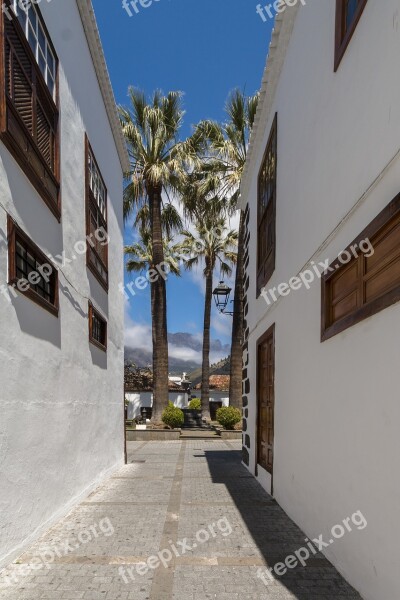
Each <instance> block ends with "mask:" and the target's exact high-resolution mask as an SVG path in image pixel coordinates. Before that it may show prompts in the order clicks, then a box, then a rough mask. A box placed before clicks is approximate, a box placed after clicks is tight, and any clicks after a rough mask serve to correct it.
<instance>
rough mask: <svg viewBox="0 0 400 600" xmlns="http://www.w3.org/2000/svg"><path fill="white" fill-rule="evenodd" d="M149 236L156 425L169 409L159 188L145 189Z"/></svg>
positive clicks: (165, 305)
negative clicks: (154, 276)
mask: <svg viewBox="0 0 400 600" xmlns="http://www.w3.org/2000/svg"><path fill="white" fill-rule="evenodd" d="M148 196H149V206H150V224H151V235H152V251H153V265H152V268H155V269H158V270H159V276H158V278H157V280H156V281H154V283H152V284H151V313H152V314H151V317H152V334H153V415H152V419H153V421H154V422H155V423H160V422H161V415H162V412H163V410H164V408H166V406H168V383H169V381H168V333H167V293H166V281H165V276H163V271H162V269H163V268H164V248H163V240H162V225H161V187H158V188H150V187H149V189H148Z"/></svg>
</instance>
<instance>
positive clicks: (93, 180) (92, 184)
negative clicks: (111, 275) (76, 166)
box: [85, 137, 108, 290]
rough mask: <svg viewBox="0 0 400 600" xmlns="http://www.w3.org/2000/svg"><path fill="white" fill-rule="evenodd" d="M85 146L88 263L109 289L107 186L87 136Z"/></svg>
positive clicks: (99, 279) (98, 278) (102, 283)
mask: <svg viewBox="0 0 400 600" xmlns="http://www.w3.org/2000/svg"><path fill="white" fill-rule="evenodd" d="M85 147H86V158H85V162H86V234H87V236H89V237H88V239H89V243H88V251H87V265H88V267H89V269H90V270H91V271H92V273H93V274H94V276H95V277H96V278H97V280H98V281H99V282H100V284H101V285H102V286H103V287H104V288H105V289H106V290H108V243H107V239H108V237H107V188H106V186H105V183H104V179H103V177H102V175H101V172H100V169H99V166H98V164H97V162H96V159H95V157H94V154H93V151H92V148H91V146H90V144H89V141H88V139H87V137H86V141H85Z"/></svg>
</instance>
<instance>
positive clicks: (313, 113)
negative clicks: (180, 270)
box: [242, 0, 400, 600]
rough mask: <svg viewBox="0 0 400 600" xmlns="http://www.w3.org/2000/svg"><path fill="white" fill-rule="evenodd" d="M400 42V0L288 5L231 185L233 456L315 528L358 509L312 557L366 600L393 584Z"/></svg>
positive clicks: (386, 596)
mask: <svg viewBox="0 0 400 600" xmlns="http://www.w3.org/2000/svg"><path fill="white" fill-rule="evenodd" d="M346 7H347V9H346ZM335 10H336V14H335ZM346 10H348V13H347V14H346V13H345V11H346ZM399 54H400V6H399V2H398V0H384V1H383V2H377V1H376V0H359V1H358V2H346V1H345V0H337V1H336V2H334V1H330V2H329V1H328V0H307V3H306V5H305V6H303V5H301V4H299V3H298V4H297V6H294V7H290V8H289V7H286V10H284V12H282V13H281V14H279V15H278V17H277V20H276V26H275V31H274V33H273V38H272V43H271V47H270V52H269V57H268V60H267V66H266V70H265V74H264V78H263V84H262V91H261V99H260V106H259V110H258V114H257V122H256V126H255V130H254V131H253V136H252V139H251V145H250V150H249V160H248V164H247V168H246V172H245V175H244V179H243V185H242V208H243V210H245V212H246V218H247V238H246V246H247V250H246V257H245V260H246V286H245V287H246V303H245V314H246V317H245V319H246V325H245V329H246V342H245V347H244V374H243V377H244V383H243V387H244V417H245V423H244V429H245V430H246V431H245V434H244V440H243V441H244V443H243V460H244V462H245V464H246V465H247V466H248V468H249V470H250V471H251V472H252V473H253V474H255V476H256V477H257V478H258V480H259V481H260V483H261V484H262V486H263V487H264V488H265V489H266V490H267V491H268V492H270V493H272V494H273V496H274V497H275V498H276V500H277V502H278V503H279V504H280V505H281V506H282V507H283V508H284V510H285V511H286V512H287V513H288V514H289V516H290V517H292V518H293V520H294V521H295V522H296V523H297V524H298V525H299V526H300V527H301V528H302V529H303V530H304V531H305V532H306V533H307V535H308V536H309V537H310V538H316V537H318V536H319V535H320V534H324V536H325V539H326V536H329V537H328V538H327V539H328V540H329V539H330V537H332V536H331V535H330V532H331V529H332V527H334V526H335V525H336V524H338V523H342V522H343V520H344V519H346V518H348V517H350V516H351V515H352V514H354V513H355V512H356V511H362V514H363V515H364V517H365V518H366V520H367V522H368V526H367V527H366V528H365V529H364V530H363V531H358V530H355V531H353V532H351V533H350V532H349V531H347V533H346V534H345V535H344V536H343V538H342V539H340V540H339V539H338V540H335V541H334V544H328V547H326V548H325V549H324V553H325V554H326V556H327V557H328V558H329V559H330V560H331V561H332V562H333V563H334V564H335V566H336V567H337V568H338V569H339V571H340V572H341V573H342V574H343V575H344V577H345V578H346V579H347V580H348V581H349V582H350V583H351V584H352V585H353V586H354V587H355V588H356V589H357V590H358V591H359V592H360V593H361V595H362V596H363V598H365V599H367V600H378V599H379V600H394V599H395V598H399V597H400V582H399V578H398V565H399V563H400V547H399V542H398V540H399V537H400V525H399V518H398V509H399V506H400V480H399V478H398V477H397V469H398V464H399V456H400V435H399V423H400V402H399V389H398V388H399V386H398V382H397V376H396V373H397V369H398V367H399V359H400V341H399V340H400V304H399V302H398V301H399V300H400V196H399V193H400V142H399V141H400V136H399V131H400V70H399V68H398V61H397V57H398V56H399ZM371 244H372V246H371ZM371 247H373V250H371ZM343 249H347V250H348V251H347V252H344V253H343V254H341V256H340V259H338V258H337V257H338V256H339V254H340V253H341V252H342V251H343ZM356 257H357V258H356ZM332 263H333V264H334V265H335V267H336V266H337V268H333V270H330V271H329V272H328V273H327V276H326V277H325V276H324V277H322V278H321V279H320V278H319V276H317V274H316V273H317V272H319V273H320V272H322V271H325V269H326V267H327V265H331V264H332ZM274 297H275V298H276V301H275V300H274ZM353 529H354V528H353Z"/></svg>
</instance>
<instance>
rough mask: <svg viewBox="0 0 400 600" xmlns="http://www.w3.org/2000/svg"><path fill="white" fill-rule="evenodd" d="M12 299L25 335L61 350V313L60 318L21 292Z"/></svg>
mask: <svg viewBox="0 0 400 600" xmlns="http://www.w3.org/2000/svg"><path fill="white" fill-rule="evenodd" d="M17 294H18V295H17V296H16V297H15V298H14V297H12V298H11V303H12V305H13V307H14V309H15V314H16V317H17V319H18V323H19V326H20V329H21V331H22V332H23V333H26V334H27V335H30V336H32V337H35V338H37V339H40V340H44V341H45V342H49V343H50V344H52V345H53V346H55V347H56V348H61V311H60V313H59V315H58V318H57V317H55V316H54V315H52V314H51V313H49V312H48V311H47V310H44V309H43V308H42V307H41V306H39V305H37V304H35V302H32V300H29V298H26V297H25V296H23V295H22V294H20V293H19V292H17Z"/></svg>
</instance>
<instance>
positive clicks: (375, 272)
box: [322, 194, 400, 341]
mask: <svg viewBox="0 0 400 600" xmlns="http://www.w3.org/2000/svg"><path fill="white" fill-rule="evenodd" d="M343 256H345V257H346V264H341V263H340V262H338V261H335V262H334V263H333V264H332V265H331V267H330V269H331V270H330V272H328V273H327V274H326V275H325V276H324V277H323V280H322V341H324V340H327V339H329V338H331V337H332V336H334V335H336V334H338V333H340V332H341V331H344V330H345V329H348V328H349V327H352V326H353V325H355V324H356V323H359V322H360V321H362V320H364V319H367V318H368V317H371V316H372V315H374V314H375V313H377V312H379V311H381V310H383V309H385V308H387V307H388V306H390V305H391V304H394V303H395V302H398V301H399V300H400V194H399V196H397V197H396V198H395V199H394V200H393V201H392V202H391V203H390V204H389V206H388V207H386V208H385V209H384V210H383V211H382V212H381V213H380V215H378V217H377V218H376V219H374V221H372V223H371V224H370V225H369V226H368V227H367V229H365V230H364V232H363V233H362V234H361V235H360V236H358V238H357V239H356V240H354V242H353V243H352V244H351V245H350V246H349V247H348V248H347V249H346V250H345V251H344V252H343ZM350 257H351V258H350ZM349 258H350V259H349Z"/></svg>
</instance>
